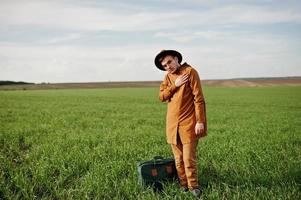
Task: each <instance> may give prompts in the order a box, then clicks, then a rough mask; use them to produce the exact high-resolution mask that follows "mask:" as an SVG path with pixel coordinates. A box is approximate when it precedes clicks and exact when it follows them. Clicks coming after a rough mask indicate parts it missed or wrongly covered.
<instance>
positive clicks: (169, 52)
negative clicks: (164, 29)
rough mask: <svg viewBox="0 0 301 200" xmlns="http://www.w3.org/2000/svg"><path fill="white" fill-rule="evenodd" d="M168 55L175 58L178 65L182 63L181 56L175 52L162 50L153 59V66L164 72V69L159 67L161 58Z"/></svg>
mask: <svg viewBox="0 0 301 200" xmlns="http://www.w3.org/2000/svg"><path fill="white" fill-rule="evenodd" d="M167 55H170V56H176V57H177V58H178V60H179V63H180V64H181V62H182V55H181V54H180V53H179V52H177V51H175V50H162V51H161V52H160V53H158V55H157V56H156V57H155V65H156V66H157V67H158V68H159V69H160V70H163V71H165V69H164V67H163V66H162V65H161V61H162V60H161V58H164V57H165V56H167Z"/></svg>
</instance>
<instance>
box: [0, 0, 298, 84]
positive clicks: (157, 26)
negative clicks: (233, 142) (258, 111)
mask: <svg viewBox="0 0 301 200" xmlns="http://www.w3.org/2000/svg"><path fill="white" fill-rule="evenodd" d="M71 2H72V1H56V0H54V1H32V0H28V1H22V0H20V1H14V0H12V1H8V0H7V1H4V0H2V1H1V6H0V34H1V33H3V32H5V33H10V31H11V30H15V31H20V32H21V33H22V31H24V30H26V34H32V35H30V36H31V37H32V38H34V36H35V35H38V36H40V37H39V38H38V39H36V40H35V41H34V42H32V40H30V42H28V40H26V37H27V35H21V34H17V35H18V36H20V38H14V37H13V36H11V37H9V36H6V38H9V39H7V40H6V39H2V40H0V71H1V73H0V80H3V79H4V80H7V79H11V80H24V81H35V82H72V81H130V80H160V79H161V78H162V77H163V74H164V73H162V72H161V71H159V70H157V69H156V68H155V66H154V64H153V59H154V56H155V55H156V53H158V51H159V50H160V49H178V50H179V51H180V52H182V53H183V56H184V61H188V62H189V63H191V64H193V65H195V66H196V68H197V69H198V70H199V72H200V74H201V77H202V78H205V79H210V78H233V77H241V76H245V77H247V76H268V75H275V76H280V75H282V76H287V75H301V68H300V63H301V60H300V56H299V54H298V52H299V50H300V39H299V38H296V37H293V38H290V37H288V36H287V35H282V36H279V35H280V34H277V35H278V36H277V35H275V34H273V33H271V32H269V33H266V32H265V31H266V30H261V31H256V30H253V31H250V29H248V31H243V30H240V27H241V25H254V24H255V25H258V24H261V25H262V24H274V23H279V24H280V25H281V23H290V24H293V25H294V24H295V25H296V24H297V25H298V26H300V23H301V13H300V12H299V8H298V7H289V6H287V7H284V8H280V7H279V6H278V7H277V6H276V7H273V6H267V4H265V5H264V6H261V4H258V5H257V4H242V3H239V4H238V3H235V1H231V2H232V3H229V4H226V3H223V4H219V3H216V2H212V1H210V2H209V1H202V2H201V3H200V2H199V1H195V0H189V3H191V7H193V6H194V5H196V8H194V9H191V10H188V9H176V6H175V7H173V9H170V10H167V9H164V8H162V7H161V8H160V9H155V7H152V9H150V10H148V9H147V8H145V7H143V3H137V5H135V6H133V4H134V3H135V1H132V2H131V3H130V4H128V3H127V1H123V2H122V3H121V5H120V6H116V5H114V6H110V2H106V3H105V5H106V6H99V4H98V2H94V1H90V2H88V3H87V2H82V1H80V2H77V3H71ZM93 2H94V3H93ZM114 2H115V3H116V1H114ZM156 2H157V3H158V2H159V1H156ZM160 2H161V1H160ZM160 2H159V3H158V6H159V5H160ZM185 2H186V1H185ZM174 3H175V4H177V3H178V4H180V1H175V2H174ZM181 3H183V2H181ZM123 6H124V7H123ZM200 6H204V7H203V8H202V9H197V7H200ZM117 8H120V9H117ZM122 8H124V9H122ZM225 27H227V28H225ZM233 27H235V30H234V29H233ZM245 27H246V26H245ZM41 29H42V30H43V31H41V32H38V31H37V32H35V30H41ZM45 30H46V31H48V32H47V34H45ZM58 30H59V31H58ZM102 30H109V31H107V32H106V34H108V35H109V34H110V33H115V34H116V35H117V37H120V38H121V39H120V40H122V41H121V42H123V44H122V45H116V44H115V46H114V47H110V44H103V43H101V42H102V41H104V40H111V39H112V38H114V37H110V36H108V37H107V35H105V36H104V35H103V34H102V32H101V31H102ZM56 31H57V32H56ZM97 31H99V32H97ZM114 31H116V32H114ZM119 31H125V32H126V31H129V32H136V33H138V34H139V33H141V34H145V32H147V34H149V35H151V34H153V36H154V37H151V36H145V40H143V39H144V38H143V39H141V38H140V40H141V41H140V42H139V41H138V42H137V41H136V38H135V37H134V36H133V37H131V36H124V35H118V34H122V32H121V33H119ZM39 34H45V35H39ZM128 34H129V33H128ZM46 35H47V36H46ZM95 35H97V36H99V37H95ZM15 37H16V36H15ZM22 37H24V38H22ZM90 37H94V38H93V39H91V38H90ZM89 39H90V40H89ZM156 39H157V40H156ZM77 41H79V42H78V43H76V42H77ZM86 41H88V43H85V42H86ZM94 41H96V42H95V43H96V44H93V45H91V43H92V42H94ZM89 42H90V44H89ZM117 43H118V41H117ZM34 44H35V45H34Z"/></svg>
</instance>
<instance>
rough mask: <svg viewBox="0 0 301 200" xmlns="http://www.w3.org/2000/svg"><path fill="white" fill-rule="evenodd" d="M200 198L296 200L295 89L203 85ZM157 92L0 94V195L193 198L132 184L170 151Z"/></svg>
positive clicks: (300, 192) (298, 119)
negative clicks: (145, 166)
mask: <svg viewBox="0 0 301 200" xmlns="http://www.w3.org/2000/svg"><path fill="white" fill-rule="evenodd" d="M204 94H205V98H206V102H207V118H208V136H207V137H206V138H205V139H203V140H201V141H200V143H199V146H198V167H199V180H200V185H201V187H202V189H203V196H202V197H203V199H294V200H295V199H301V87H259V88H212V87H206V88H204ZM165 113H166V104H164V103H161V102H159V100H158V88H135V89H134V88H123V89H78V90H36V91H0V169H1V171H0V199H193V197H192V196H190V195H189V193H181V192H180V191H178V189H177V185H176V184H175V183H169V184H166V185H165V186H164V187H165V190H164V193H162V194H157V193H154V192H153V190H152V189H150V188H147V189H144V188H143V187H141V186H139V185H138V181H137V162H139V161H142V160H148V159H151V158H152V157H153V156H156V155H162V156H165V157H171V156H172V153H171V149H170V146H169V145H168V144H166V140H165Z"/></svg>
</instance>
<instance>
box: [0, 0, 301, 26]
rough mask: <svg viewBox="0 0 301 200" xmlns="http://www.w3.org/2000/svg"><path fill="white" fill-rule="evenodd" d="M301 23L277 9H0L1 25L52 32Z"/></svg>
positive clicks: (293, 12) (46, 4)
mask: <svg viewBox="0 0 301 200" xmlns="http://www.w3.org/2000/svg"><path fill="white" fill-rule="evenodd" d="M278 22H297V23H300V22H301V13H300V12H299V9H298V8H290V9H279V8H273V7H269V8H267V7H260V6H256V5H239V4H238V5H230V6H227V5H222V6H215V7H214V6H213V7H211V8H210V9H207V10H202V11H201V12H200V11H198V10H171V11H169V12H166V11H162V10H158V11H156V12H154V11H153V10H149V11H148V10H146V9H143V8H142V7H141V9H140V10H139V9H138V8H135V9H133V10H127V11H124V10H116V9H113V8H110V7H97V6H95V7H92V6H88V5H80V4H71V3H70V2H69V3H68V2H66V1H62V2H60V1H4V2H2V3H1V7H0V24H1V25H2V26H29V27H30V26H41V27H47V28H52V29H58V28H59V29H66V30H82V31H98V30H137V31H143V30H161V29H168V28H173V29H175V28H178V27H188V26H190V25H200V26H201V25H210V24H212V23H215V24H220V25H221V24H229V23H243V24H244V23H278Z"/></svg>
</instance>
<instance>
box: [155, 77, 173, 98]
mask: <svg viewBox="0 0 301 200" xmlns="http://www.w3.org/2000/svg"><path fill="white" fill-rule="evenodd" d="M176 89H177V87H176V85H175V83H173V82H172V81H169V80H168V76H167V75H166V76H165V78H164V80H163V82H162V83H161V85H160V93H159V99H160V100H161V101H162V102H164V101H167V100H169V99H170V98H171V97H172V95H173V94H174V93H175V91H176Z"/></svg>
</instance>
